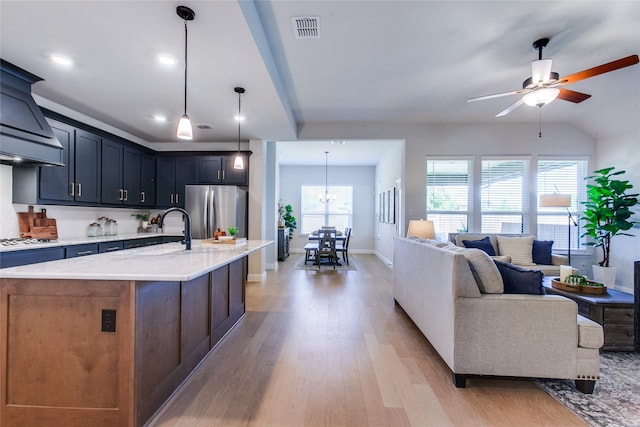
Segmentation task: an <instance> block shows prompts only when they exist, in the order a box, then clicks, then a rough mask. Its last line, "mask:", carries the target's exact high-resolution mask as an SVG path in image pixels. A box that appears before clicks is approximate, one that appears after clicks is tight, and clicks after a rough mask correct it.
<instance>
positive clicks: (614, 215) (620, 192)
mask: <svg viewBox="0 0 640 427" xmlns="http://www.w3.org/2000/svg"><path fill="white" fill-rule="evenodd" d="M614 170H615V168H614V167H609V168H605V169H599V170H597V171H595V172H593V173H594V175H591V176H588V177H586V178H585V179H593V182H594V183H593V184H587V201H586V202H582V203H583V205H584V206H585V210H584V212H583V216H582V217H581V218H580V219H581V220H582V221H584V229H585V230H586V231H585V232H584V233H582V236H583V237H584V236H587V237H589V238H591V241H590V242H587V243H586V244H587V245H592V246H595V247H601V248H602V255H603V257H602V261H600V262H599V264H600V266H601V267H609V256H610V253H611V238H612V237H614V236H633V234H629V233H625V231H627V230H630V229H631V227H633V224H635V223H636V221H632V220H631V219H630V218H631V216H632V215H633V211H632V210H631V208H632V207H633V206H635V205H636V204H638V195H639V194H629V193H627V191H628V190H630V189H631V188H633V185H631V184H630V183H629V181H626V180H619V179H615V178H613V177H616V176H619V175H622V174H624V173H625V171H623V170H621V171H614Z"/></svg>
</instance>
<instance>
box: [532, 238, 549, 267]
mask: <svg viewBox="0 0 640 427" xmlns="http://www.w3.org/2000/svg"><path fill="white" fill-rule="evenodd" d="M552 246H553V240H534V241H533V253H532V258H533V262H534V263H536V264H544V265H551V264H553V262H552V261H551V247H552Z"/></svg>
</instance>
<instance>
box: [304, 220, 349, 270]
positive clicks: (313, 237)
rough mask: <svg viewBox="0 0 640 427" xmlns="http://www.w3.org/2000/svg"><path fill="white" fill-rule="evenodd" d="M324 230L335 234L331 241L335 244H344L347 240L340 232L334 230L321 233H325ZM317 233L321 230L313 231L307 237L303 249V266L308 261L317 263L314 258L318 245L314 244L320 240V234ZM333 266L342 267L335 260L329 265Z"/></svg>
mask: <svg viewBox="0 0 640 427" xmlns="http://www.w3.org/2000/svg"><path fill="white" fill-rule="evenodd" d="M326 230H329V231H333V232H335V234H334V238H333V239H334V240H335V242H336V244H337V243H338V242H342V243H343V244H344V242H345V241H346V240H347V236H346V235H345V234H344V233H343V232H342V231H339V230H335V229H322V231H326ZM318 231H321V230H315V231H313V232H312V233H310V234H309V235H308V238H309V244H307V245H306V246H305V248H304V249H305V262H304V263H305V264H306V263H307V262H309V261H312V262H317V260H316V258H315V255H316V253H317V250H318V245H317V243H315V242H318V241H319V240H320V233H319V232H318ZM334 264H335V265H336V266H341V265H342V264H341V263H340V261H339V260H338V259H337V258H336V259H335V261H334V262H333V263H331V265H334Z"/></svg>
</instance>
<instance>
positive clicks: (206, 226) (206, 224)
mask: <svg viewBox="0 0 640 427" xmlns="http://www.w3.org/2000/svg"><path fill="white" fill-rule="evenodd" d="M203 208H204V215H202V228H204V236H205V238H209V237H211V233H210V232H209V219H208V218H209V190H206V191H205V192H204V206H203Z"/></svg>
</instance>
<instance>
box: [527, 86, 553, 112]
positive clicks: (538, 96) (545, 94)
mask: <svg viewBox="0 0 640 427" xmlns="http://www.w3.org/2000/svg"><path fill="white" fill-rule="evenodd" d="M559 93H560V89H558V88H555V87H543V88H540V89H536V90H534V91H532V92H529V93H528V94H526V95H525V96H524V97H523V100H524V102H525V104H527V105H530V106H532V107H541V106H543V105H546V104H548V103H550V102H551V101H553V100H554V99H556V98H557V97H558V94H559Z"/></svg>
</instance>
